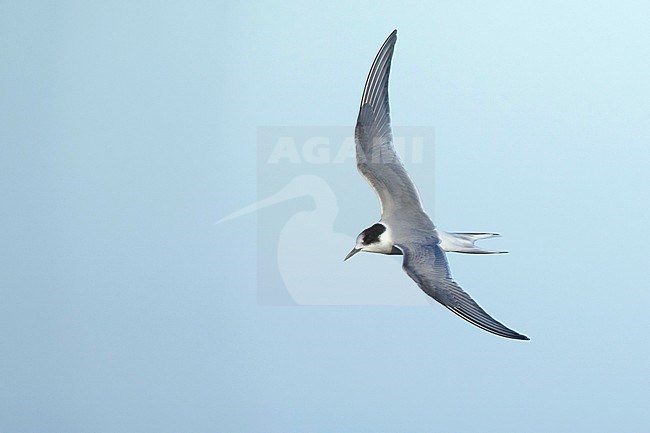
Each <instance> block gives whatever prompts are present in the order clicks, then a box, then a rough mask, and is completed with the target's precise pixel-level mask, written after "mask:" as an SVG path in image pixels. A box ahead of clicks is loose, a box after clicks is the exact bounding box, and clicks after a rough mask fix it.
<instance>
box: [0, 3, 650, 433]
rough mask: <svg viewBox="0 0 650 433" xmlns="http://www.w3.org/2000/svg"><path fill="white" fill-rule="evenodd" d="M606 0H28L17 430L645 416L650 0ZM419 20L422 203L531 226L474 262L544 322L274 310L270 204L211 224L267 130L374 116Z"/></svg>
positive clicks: (5, 277)
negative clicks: (361, 105) (377, 96)
mask: <svg viewBox="0 0 650 433" xmlns="http://www.w3.org/2000/svg"><path fill="white" fill-rule="evenodd" d="M596 3H597V2H583V3H582V4H581V5H567V4H566V2H560V1H557V2H539V1H537V2H529V1H527V2H522V1H508V2H490V3H489V4H488V3H486V2H478V1H477V2H451V1H445V2H422V3H407V2H387V3H385V4H381V3H378V2H377V1H372V2H363V3H357V4H350V3H349V2H347V1H346V2H336V3H331V2H303V1H297V2H293V3H284V2H283V3H276V4H273V3H257V4H251V5H237V3H235V2H232V3H212V2H123V3H119V2H111V4H110V5H108V4H106V2H103V3H99V2H93V3H89V2H79V3H75V2H51V3H47V2H42V3H41V2H12V1H3V2H2V3H1V6H0V50H1V55H0V79H1V81H0V83H1V84H0V92H1V94H0V158H1V160H0V161H1V166H0V188H1V190H2V210H1V213H0V242H1V245H2V249H1V250H0V251H1V257H0V263H1V265H0V266H1V272H0V285H1V288H0V290H1V292H0V296H1V298H0V375H1V377H0V431H2V432H10V433H11V432H49V433H53V432H260V433H261V432H269V433H273V432H277V433H300V432H397V431H399V432H431V431H437V432H515V431H516V432H549V431H553V432H577V431H582V432H612V431H616V432H640V431H648V429H649V428H650V413H649V411H648V404H649V397H650V391H649V389H650V386H649V385H650V348H649V346H648V331H649V330H650V319H649V318H648V310H649V309H650V275H649V273H650V271H649V270H648V245H650V230H648V222H649V221H650V204H649V200H648V196H649V193H650V191H649V189H650V188H649V185H650V170H649V167H648V162H649V161H650V150H648V149H649V146H648V144H649V141H650V80H649V78H648V77H650V36H649V33H648V28H649V27H650V18H649V17H650V6H648V4H647V2H641V1H639V2H618V3H616V4H612V5H610V6H606V5H603V4H601V3H602V2H601V3H598V4H596ZM393 28H398V29H399V40H398V47H397V52H396V55H395V60H394V70H393V71H394V73H393V76H392V81H391V95H392V96H391V97H392V104H393V105H392V107H393V112H394V116H393V119H394V122H395V123H399V124H405V125H429V126H434V127H435V129H436V142H437V144H436V160H435V170H434V169H433V168H430V169H429V170H427V169H426V167H424V166H422V167H417V168H416V169H414V170H413V176H414V178H415V179H416V182H417V183H418V185H420V188H421V190H427V194H426V195H425V197H424V200H425V202H428V203H431V202H433V201H434V200H435V212H434V214H435V217H436V222H437V223H439V224H440V225H441V226H442V227H445V228H448V229H458V230H480V229H487V230H498V231H500V232H502V233H503V234H504V236H505V237H504V238H503V239H500V240H498V242H497V243H492V244H490V245H491V246H495V245H498V246H500V247H503V248H507V249H509V250H510V251H511V254H509V255H507V256H501V257H487V258H486V257H467V256H454V257H452V258H451V261H452V268H453V269H454V275H456V276H457V277H458V278H459V280H461V281H463V284H464V285H465V286H466V287H472V290H471V292H472V294H474V295H475V296H476V297H477V298H478V299H480V300H481V301H482V302H483V303H484V305H486V306H489V307H490V308H489V309H490V310H491V311H492V312H493V313H494V314H495V315H496V316H497V317H499V318H501V319H503V320H504V322H505V323H507V324H509V325H511V326H512V327H513V328H515V329H517V330H519V331H521V332H524V333H526V334H528V335H530V337H531V338H532V341H530V342H524V343H522V342H516V341H509V340H505V339H501V338H498V337H494V336H491V335H489V334H486V333H484V332H482V331H480V330H478V329H476V328H473V327H472V326H470V325H468V324H466V323H464V322H463V321H462V320H460V319H458V318H457V317H455V316H453V315H451V314H450V313H448V312H447V311H446V310H444V309H442V308H440V307H438V306H437V305H434V306H432V307H430V308H395V307H385V308H371V307H311V308H310V307H298V306H294V307H261V306H259V305H257V304H256V301H255V299H256V277H255V275H256V265H255V259H256V243H255V242H256V217H255V216H250V217H247V218H242V219H240V220H237V221H233V222H232V224H230V225H229V226H215V225H214V224H213V223H214V221H215V220H217V219H218V218H220V217H221V216H223V215H224V214H227V213H229V212H232V211H233V210H236V209H237V208H239V207H241V206H243V205H245V204H248V203H250V202H252V201H254V200H255V199H256V190H255V184H256V180H255V173H256V167H255V159H256V158H255V150H256V143H255V139H256V138H255V137H256V128H257V127H258V126H260V125H348V124H349V125H352V124H353V122H354V119H355V116H356V110H357V108H358V100H359V95H360V91H361V88H362V84H363V80H364V79H365V75H366V73H367V70H368V67H369V65H370V62H371V60H372V58H373V56H374V54H375V52H376V50H377V49H378V47H379V46H380V45H381V42H382V41H383V40H384V38H385V37H386V36H387V35H388V33H390V31H391V30H392V29H393ZM434 171H435V175H434ZM351 173H352V172H351ZM434 176H435V181H436V182H435V191H434V190H433V188H432V187H431V185H433V181H434ZM427 185H428V186H427ZM350 188H351V190H350V191H351V194H352V193H353V194H355V195H356V196H358V197H359V200H360V201H361V203H360V204H359V208H358V209H355V210H353V212H356V213H354V214H353V216H352V217H351V219H352V220H351V221H346V222H345V226H346V227H348V226H349V227H350V230H353V231H355V232H356V231H359V230H360V229H362V228H364V227H366V226H367V225H369V224H370V223H372V222H373V220H372V218H374V215H375V213H376V206H377V205H376V203H375V199H374V196H373V195H372V193H371V192H370V191H369V190H368V189H367V186H366V185H365V184H364V183H363V181H362V180H361V179H360V178H359V177H358V175H357V174H356V173H354V174H352V175H351V176H350ZM429 207H431V208H433V204H431V205H430V206H429ZM345 252H346V251H342V252H341V255H342V256H343V255H344V254H345ZM346 265H347V263H346ZM395 272H401V270H400V269H399V267H398V266H396V269H395ZM409 289H413V290H417V289H416V288H415V286H413V287H410V288H409Z"/></svg>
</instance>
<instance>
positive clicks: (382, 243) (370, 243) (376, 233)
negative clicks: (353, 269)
mask: <svg viewBox="0 0 650 433" xmlns="http://www.w3.org/2000/svg"><path fill="white" fill-rule="evenodd" d="M394 248H395V247H394V244H393V239H392V236H391V234H390V229H389V228H388V226H386V225H385V224H383V223H376V224H373V225H372V226H370V227H368V228H367V229H365V230H364V231H362V232H361V233H359V236H357V243H356V245H355V246H354V248H352V251H350V252H349V253H348V255H347V256H345V259H343V260H344V261H345V260H347V259H349V258H350V257H352V256H353V255H355V254H356V253H358V252H359V251H367V252H369V253H382V254H392V251H393V250H394Z"/></svg>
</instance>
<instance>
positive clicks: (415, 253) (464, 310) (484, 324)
mask: <svg viewBox="0 0 650 433" xmlns="http://www.w3.org/2000/svg"><path fill="white" fill-rule="evenodd" d="M397 247H398V248H399V249H401V250H402V252H403V253H404V261H403V263H402V268H403V269H404V271H405V272H406V273H407V274H408V276H409V277H411V278H412V279H413V280H414V281H415V282H416V283H417V284H418V286H420V288H421V289H422V290H423V291H424V293H426V294H427V295H429V296H431V297H432V298H433V299H435V300H436V301H438V302H440V303H441V304H442V305H444V306H445V307H447V308H449V309H450V310H451V311H453V312H454V313H456V314H458V315H459V316H460V317H462V318H463V319H465V320H467V321H468V322H470V323H472V324H473V325H476V326H478V327H479V328H481V329H484V330H486V331H488V332H491V333H493V334H496V335H500V336H501V337H506V338H514V339H517V340H529V338H528V337H526V336H525V335H521V334H519V333H517V332H515V331H513V330H512V329H509V328H507V327H506V326H504V325H503V324H501V323H500V322H498V321H496V320H495V319H494V318H493V317H492V316H490V315H489V314H488V313H486V312H485V310H483V309H482V308H481V307H480V306H479V305H478V304H477V303H476V302H475V301H474V300H473V299H472V298H470V296H469V295H468V294H467V293H466V292H465V291H464V290H463V289H461V288H460V286H459V285H458V284H457V283H456V282H455V281H454V280H453V279H452V278H451V273H450V271H449V264H448V263H447V257H446V256H445V252H444V251H443V250H442V248H440V246H439V245H436V244H434V245H421V244H410V245H397Z"/></svg>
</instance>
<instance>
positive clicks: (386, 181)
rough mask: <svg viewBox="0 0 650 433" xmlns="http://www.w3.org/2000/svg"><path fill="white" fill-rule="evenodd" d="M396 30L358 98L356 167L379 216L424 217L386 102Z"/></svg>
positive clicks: (381, 51)
mask: <svg viewBox="0 0 650 433" xmlns="http://www.w3.org/2000/svg"><path fill="white" fill-rule="evenodd" d="M396 41H397V30H395V31H393V33H391V34H390V36H388V39H386V42H384V45H382V47H381V49H380V50H379V53H377V56H376V57H375V61H374V62H373V63H372V67H371V68H370V73H369V74H368V79H367V80H366V86H365V88H364V89H363V95H362V97H361V107H360V109H359V117H358V118H357V126H356V130H355V141H356V144H357V146H356V153H357V168H358V169H359V172H361V174H362V175H363V176H364V177H365V178H366V179H367V180H368V182H369V183H370V186H372V188H373V189H374V190H375V192H376V193H377V196H378V197H379V202H380V204H381V212H382V219H383V220H389V219H390V218H391V217H393V216H394V215H395V214H396V213H399V215H400V217H401V218H402V219H408V218H409V217H414V218H415V217H419V218H421V217H423V216H424V218H426V220H427V221H428V217H427V216H426V214H425V213H424V211H423V210H422V203H421V202H420V196H419V194H418V192H417V189H416V188H415V185H414V184H413V182H412V181H411V179H410V178H409V176H408V174H407V173H406V170H404V166H403V165H402V163H401V162H400V160H399V157H398V156H397V154H396V153H395V149H394V147H393V135H392V132H391V128H390V108H389V105H388V76H389V74H390V64H391V60H392V58H393V50H394V49H395V42H396Z"/></svg>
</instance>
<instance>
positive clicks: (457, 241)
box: [437, 229, 507, 254]
mask: <svg viewBox="0 0 650 433" xmlns="http://www.w3.org/2000/svg"><path fill="white" fill-rule="evenodd" d="M437 232H438V236H439V237H440V247H441V248H442V249H443V250H445V251H447V252H453V253H465V254H503V253H507V251H492V250H485V249H483V248H481V247H477V246H476V245H475V242H476V241H478V240H481V239H489V238H496V237H499V236H501V235H500V234H498V233H449V232H445V231H443V230H440V229H437Z"/></svg>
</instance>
